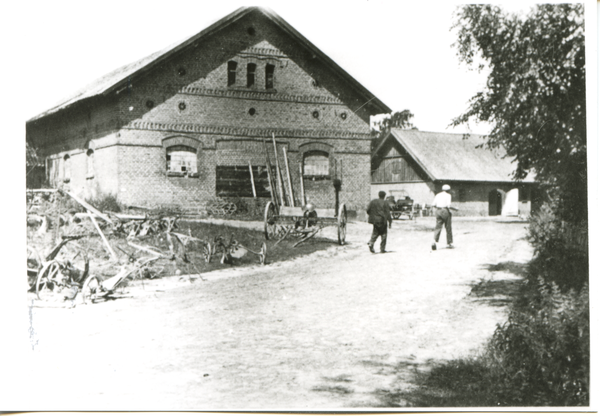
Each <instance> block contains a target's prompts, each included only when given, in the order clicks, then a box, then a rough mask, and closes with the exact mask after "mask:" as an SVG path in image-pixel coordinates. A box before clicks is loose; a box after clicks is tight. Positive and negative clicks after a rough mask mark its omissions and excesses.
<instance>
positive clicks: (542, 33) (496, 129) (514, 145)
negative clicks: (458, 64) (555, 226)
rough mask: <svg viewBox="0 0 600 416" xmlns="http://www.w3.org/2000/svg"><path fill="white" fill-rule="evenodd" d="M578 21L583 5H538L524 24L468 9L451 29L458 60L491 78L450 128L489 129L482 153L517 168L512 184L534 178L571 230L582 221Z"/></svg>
mask: <svg viewBox="0 0 600 416" xmlns="http://www.w3.org/2000/svg"><path fill="white" fill-rule="evenodd" d="M583 20H584V19H583V5H581V4H544V5H537V6H535V7H534V8H533V9H532V10H531V11H530V12H529V14H528V15H527V16H524V17H519V16H518V15H516V14H510V13H506V12H504V11H503V10H501V9H500V8H498V7H496V6H491V5H466V6H461V7H459V8H458V9H457V12H456V15H455V24H454V26H453V29H456V30H457V31H458V39H457V41H456V43H455V44H454V46H455V47H456V49H457V54H458V57H459V59H460V60H461V61H462V62H464V63H466V64H467V65H469V66H470V67H475V68H477V69H478V70H482V69H483V68H486V67H487V68H488V69H489V71H490V73H489V76H488V80H487V84H486V86H485V88H484V89H483V91H481V92H479V93H478V94H477V95H475V96H474V97H472V98H471V101H470V105H469V108H468V110H467V111H466V112H465V113H464V114H462V115H461V116H459V117H457V118H456V119H454V120H453V122H452V125H453V126H457V125H459V124H463V123H468V122H469V121H470V120H474V121H484V122H488V123H490V124H491V125H492V128H493V129H492V131H491V133H490V135H489V139H488V142H487V145H488V146H489V147H490V148H497V147H500V146H502V147H504V149H506V152H507V155H508V156H509V157H513V158H514V160H516V162H517V168H516V171H515V172H514V176H515V179H522V178H524V177H525V176H526V175H527V174H528V172H530V171H533V172H535V174H536V177H537V179H538V180H540V181H541V182H543V183H545V184H548V185H550V186H551V187H552V189H553V190H554V192H553V196H554V197H555V198H556V210H557V214H558V216H559V217H560V218H561V219H563V220H567V221H572V222H581V221H584V220H585V219H586V218H587V171H586V150H587V149H586V102H585V44H584V24H583Z"/></svg>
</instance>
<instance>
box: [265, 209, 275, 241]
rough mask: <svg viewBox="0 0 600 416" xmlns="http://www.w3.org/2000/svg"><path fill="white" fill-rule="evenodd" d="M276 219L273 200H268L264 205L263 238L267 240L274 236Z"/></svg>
mask: <svg viewBox="0 0 600 416" xmlns="http://www.w3.org/2000/svg"><path fill="white" fill-rule="evenodd" d="M276 219H277V215H276V212H275V204H273V201H269V203H267V206H266V207H265V238H266V239H267V240H270V239H272V238H275V235H276V233H277V224H276Z"/></svg>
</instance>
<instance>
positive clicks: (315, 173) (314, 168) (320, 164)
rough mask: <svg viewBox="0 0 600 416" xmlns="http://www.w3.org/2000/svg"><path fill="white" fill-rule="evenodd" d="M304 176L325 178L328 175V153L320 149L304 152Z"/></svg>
mask: <svg viewBox="0 0 600 416" xmlns="http://www.w3.org/2000/svg"><path fill="white" fill-rule="evenodd" d="M304 176H305V177H309V178H325V177H328V176H329V155H328V154H327V153H326V152H323V151H320V150H313V151H310V152H307V153H305V154H304Z"/></svg>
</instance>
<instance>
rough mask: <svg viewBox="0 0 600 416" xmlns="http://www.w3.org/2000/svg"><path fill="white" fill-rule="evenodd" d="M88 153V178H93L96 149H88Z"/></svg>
mask: <svg viewBox="0 0 600 416" xmlns="http://www.w3.org/2000/svg"><path fill="white" fill-rule="evenodd" d="M86 155H87V174H86V176H85V177H86V178H87V179H92V178H93V177H94V150H92V149H88V151H87V152H86Z"/></svg>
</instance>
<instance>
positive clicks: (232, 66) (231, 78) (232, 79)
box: [227, 61, 237, 87]
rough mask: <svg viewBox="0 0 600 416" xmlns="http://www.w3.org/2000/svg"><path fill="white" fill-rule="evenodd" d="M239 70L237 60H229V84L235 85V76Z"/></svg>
mask: <svg viewBox="0 0 600 416" xmlns="http://www.w3.org/2000/svg"><path fill="white" fill-rule="evenodd" d="M236 72H237V62H235V61H229V62H227V86H228V87H230V86H232V85H235V76H236Z"/></svg>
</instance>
